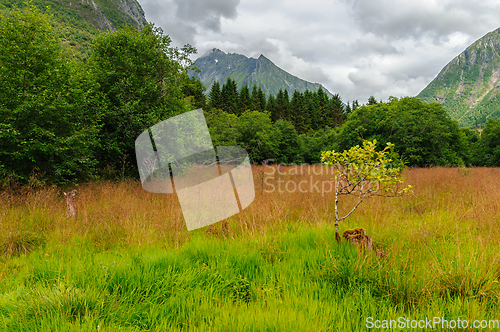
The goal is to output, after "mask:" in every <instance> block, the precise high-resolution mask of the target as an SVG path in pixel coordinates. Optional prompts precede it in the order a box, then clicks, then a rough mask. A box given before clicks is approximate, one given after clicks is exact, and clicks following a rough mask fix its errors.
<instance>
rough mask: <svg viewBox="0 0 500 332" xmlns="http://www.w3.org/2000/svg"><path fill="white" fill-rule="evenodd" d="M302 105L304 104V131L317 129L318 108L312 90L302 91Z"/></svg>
mask: <svg viewBox="0 0 500 332" xmlns="http://www.w3.org/2000/svg"><path fill="white" fill-rule="evenodd" d="M304 106H305V111H306V114H305V119H304V120H305V123H304V124H305V126H306V132H308V131H310V130H313V131H315V130H317V129H318V119H319V115H318V113H317V112H318V108H317V106H316V101H315V98H314V92H311V91H310V90H306V91H304Z"/></svg>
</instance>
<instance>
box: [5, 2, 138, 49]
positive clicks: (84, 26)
mask: <svg viewBox="0 0 500 332" xmlns="http://www.w3.org/2000/svg"><path fill="white" fill-rule="evenodd" d="M31 3H32V4H33V5H35V6H37V7H38V8H39V9H40V10H42V11H47V10H48V13H50V14H52V15H53V22H54V25H55V29H56V31H57V33H58V34H59V35H60V37H61V39H62V40H63V42H64V44H65V46H66V47H67V48H69V49H71V50H72V51H73V52H74V54H75V55H76V56H77V57H79V58H85V57H86V56H88V54H89V49H90V44H91V42H92V39H93V36H94V35H96V34H97V33H99V32H101V31H115V30H116V29H117V28H120V27H124V26H126V25H131V26H134V27H142V26H144V25H145V24H146V18H145V16H144V11H143V9H142V7H141V5H140V4H139V2H137V0H70V1H60V0H33V1H32V2H31ZM0 4H1V5H2V6H5V7H4V8H1V6H0V10H1V11H2V12H6V11H9V9H10V8H12V6H16V5H17V6H18V7H22V6H23V1H19V0H0ZM47 7H48V9H47Z"/></svg>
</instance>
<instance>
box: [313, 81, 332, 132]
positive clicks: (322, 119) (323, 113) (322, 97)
mask: <svg viewBox="0 0 500 332" xmlns="http://www.w3.org/2000/svg"><path fill="white" fill-rule="evenodd" d="M315 99H316V100H315V106H316V107H317V110H316V113H317V128H316V130H317V129H322V128H325V126H326V125H327V117H328V106H329V100H328V95H327V94H326V93H325V91H324V90H323V89H322V88H321V87H319V89H318V91H316V93H315Z"/></svg>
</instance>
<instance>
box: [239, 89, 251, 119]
mask: <svg viewBox="0 0 500 332" xmlns="http://www.w3.org/2000/svg"><path fill="white" fill-rule="evenodd" d="M249 109H250V90H249V89H248V86H246V85H244V86H242V87H241V90H240V95H239V112H238V115H240V114H242V113H243V112H245V111H247V110H249Z"/></svg>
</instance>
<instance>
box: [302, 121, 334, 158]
mask: <svg viewBox="0 0 500 332" xmlns="http://www.w3.org/2000/svg"><path fill="white" fill-rule="evenodd" d="M339 128H340V127H337V128H330V127H326V128H324V129H320V130H317V131H315V132H314V133H312V134H310V135H306V134H301V135H299V143H300V151H301V160H303V162H306V163H308V164H316V163H320V162H321V152H322V151H328V150H333V149H335V147H336V146H337V141H338V136H339V131H340V129H339Z"/></svg>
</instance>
